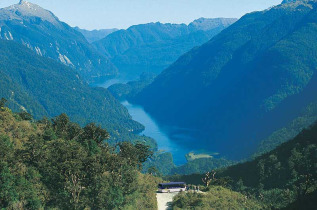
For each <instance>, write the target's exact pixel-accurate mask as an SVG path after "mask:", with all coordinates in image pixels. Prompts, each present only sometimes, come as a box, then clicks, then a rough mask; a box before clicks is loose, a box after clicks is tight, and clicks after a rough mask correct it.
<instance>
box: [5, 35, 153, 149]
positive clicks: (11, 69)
mask: <svg viewBox="0 0 317 210" xmlns="http://www.w3.org/2000/svg"><path fill="white" fill-rule="evenodd" d="M2 97H3V98H6V99H7V100H8V106H9V107H10V108H12V109H13V110H14V111H27V112H29V113H30V114H32V115H33V116H34V117H35V119H41V118H42V117H44V116H47V117H55V116H57V115H60V114H61V113H66V114H67V115H69V117H70V119H71V120H73V121H75V122H76V123H79V124H80V125H82V126H83V125H86V124H87V123H90V122H96V123H98V124H100V125H102V126H103V127H105V128H107V130H108V131H109V132H110V134H111V137H112V138H111V141H123V140H125V141H134V140H140V141H147V142H150V141H149V139H147V138H145V137H138V136H137V135H135V134H134V133H135V132H133V131H141V130H143V128H144V127H143V126H142V125H141V124H139V123H137V122H135V121H133V120H132V118H131V116H130V115H129V113H128V110H127V109H126V108H125V107H123V106H122V105H121V104H120V102H119V101H117V100H116V99H115V98H114V97H113V96H112V95H111V94H110V92H109V91H108V90H106V89H103V88H91V87H89V86H88V85H87V84H86V83H85V82H83V81H82V80H81V77H80V76H79V74H78V72H76V71H75V70H74V69H72V68H69V67H67V66H65V65H62V64H60V63H58V62H56V61H54V60H52V59H49V58H44V57H42V56H38V55H36V53H35V52H33V51H31V50H30V49H28V48H26V47H24V46H22V45H21V44H17V43H15V42H13V41H4V40H0V98H2ZM151 144H154V143H153V142H151ZM153 147H155V146H153Z"/></svg>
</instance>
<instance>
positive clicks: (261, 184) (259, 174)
mask: <svg viewBox="0 0 317 210" xmlns="http://www.w3.org/2000/svg"><path fill="white" fill-rule="evenodd" d="M316 161H317V123H316V122H315V123H313V124H312V125H311V126H310V127H309V128H308V129H305V130H303V131H302V132H300V134H298V135H297V136H296V137H295V138H294V139H292V140H290V141H288V142H286V143H284V144H282V145H280V146H278V147H277V148H276V149H274V150H272V151H270V152H268V153H266V154H263V155H261V156H259V157H257V158H255V159H254V160H252V161H248V162H244V163H240V164H237V165H233V166H230V167H227V168H223V169H218V170H215V171H212V172H211V173H209V174H211V176H209V178H207V176H206V174H201V175H198V174H192V175H187V176H172V177H167V178H168V179H169V180H175V181H179V180H181V181H186V183H188V184H196V185H197V184H203V182H202V180H206V178H207V180H209V181H211V182H210V185H221V186H224V187H226V188H229V189H232V190H234V191H237V192H240V193H243V194H244V195H245V196H246V198H252V197H254V198H257V199H258V201H260V202H261V203H262V204H263V205H264V206H266V207H263V209H284V208H285V207H287V208H285V209H315V208H316V203H317V200H316V193H317V191H316V190H317V165H316V164H315V163H316ZM212 174H214V175H215V176H214V177H213V176H212ZM210 185H209V186H210ZM213 187H214V186H213ZM213 187H211V188H213ZM291 203H293V204H291Z"/></svg>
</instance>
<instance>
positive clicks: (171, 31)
mask: <svg viewBox="0 0 317 210" xmlns="http://www.w3.org/2000/svg"><path fill="white" fill-rule="evenodd" d="M235 21H236V19H230V18H229V19H227V18H218V19H204V18H201V19H198V20H195V21H194V22H192V23H190V24H189V25H185V24H162V23H159V22H158V23H149V24H142V25H135V26H131V27H130V28H128V29H127V30H119V31H116V32H114V33H111V34H110V35H108V36H106V37H105V38H104V39H101V40H99V41H97V42H94V43H93V45H94V46H95V47H96V48H97V49H98V50H99V52H101V53H102V54H104V55H106V56H107V57H109V58H111V61H112V62H113V63H114V64H115V65H116V66H117V67H118V69H119V73H120V74H123V75H128V76H130V77H131V76H132V77H135V79H136V78H138V76H139V75H140V74H141V73H142V72H147V73H149V72H150V73H156V74H157V73H160V72H161V71H162V70H163V69H164V68H166V67H168V66H169V65H170V64H172V63H173V62H174V61H176V60H177V58H178V57H179V56H181V55H182V54H183V53H185V52H187V51H189V50H190V49H192V48H193V47H196V46H199V45H201V44H203V43H205V42H207V41H208V40H210V39H211V38H212V37H213V36H215V35H216V34H218V33H219V32H221V31H222V30H223V29H225V28H226V27H228V26H229V25H231V24H232V23H234V22H235Z"/></svg>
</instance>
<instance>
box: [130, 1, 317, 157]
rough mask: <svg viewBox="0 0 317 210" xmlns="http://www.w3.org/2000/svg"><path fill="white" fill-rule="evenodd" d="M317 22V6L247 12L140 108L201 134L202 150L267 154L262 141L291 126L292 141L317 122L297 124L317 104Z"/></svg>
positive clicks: (150, 92)
mask: <svg viewBox="0 0 317 210" xmlns="http://www.w3.org/2000/svg"><path fill="white" fill-rule="evenodd" d="M316 17H317V6H316V1H296V2H291V3H285V4H281V5H278V6H274V7H272V8H269V9H267V10H264V11H260V12H252V13H249V14H246V15H244V16H243V17H242V18H240V19H239V20H238V21H237V22H235V23H234V24H232V25H231V26H229V27H228V28H226V29H225V30H223V31H222V32H221V33H219V34H218V35H216V36H215V37H213V38H212V39H211V40H210V41H208V42H207V43H205V44H203V45H202V46H200V47H197V48H194V49H192V50H191V51H189V52H188V53H186V54H184V55H183V56H181V57H180V58H179V59H178V60H177V61H176V62H175V63H173V64H172V65H170V66H169V67H168V68H167V69H165V70H164V71H163V72H162V73H161V74H160V75H158V76H157V77H156V78H155V80H154V82H152V83H151V84H150V85H148V86H147V87H145V88H144V89H143V90H142V91H141V92H140V93H139V94H138V95H137V96H136V97H135V98H134V99H133V101H132V102H133V103H137V104H139V105H141V106H143V107H144V108H145V110H146V111H147V112H148V113H149V114H151V116H153V117H154V118H155V119H156V120H157V121H158V122H159V123H162V124H164V125H168V126H176V127H182V128H188V129H197V130H199V131H198V132H197V133H194V134H192V136H193V138H196V139H199V144H201V145H206V147H208V149H210V150H211V151H215V152H218V153H220V154H221V155H222V156H224V157H227V158H230V159H234V160H241V159H244V158H248V157H249V156H250V155H252V154H253V153H254V152H260V151H259V150H258V147H259V145H260V144H261V142H263V141H265V140H266V139H267V138H269V136H270V135H271V134H272V133H273V132H276V131H278V130H280V129H282V128H286V127H288V132H289V135H288V136H286V135H284V136H283V137H281V138H280V139H279V141H278V142H279V143H282V142H285V141H287V140H289V139H290V138H292V137H294V135H296V134H297V133H298V132H299V131H300V130H301V129H303V128H305V127H306V126H308V125H309V124H310V123H311V120H312V119H313V118H315V119H314V120H316V115H315V114H312V115H311V116H309V117H311V119H308V118H307V119H303V121H302V122H303V123H297V125H296V126H293V127H292V126H290V123H291V122H292V121H294V120H296V119H297V118H299V117H301V116H302V113H303V112H305V109H307V108H308V107H309V106H310V105H311V104H315V103H316V100H317V98H316V94H315V92H316V84H317V83H316V78H317V76H316V69H317V56H316V55H317V53H316V52H317V45H316V43H317V39H316V33H317V24H316ZM162 101H164V103H162ZM304 120H307V122H304ZM309 121H310V123H309ZM268 141H270V140H268ZM271 143H272V145H274V143H273V142H271ZM228 145H230V146H228ZM277 145H278V143H277V144H275V145H274V146H273V147H270V146H269V145H262V149H261V150H263V151H265V150H266V151H268V150H270V149H273V148H274V147H275V146H277ZM189 146H190V145H189ZM265 147H266V148H265ZM267 149H268V150H267ZM260 153H261V152H260Z"/></svg>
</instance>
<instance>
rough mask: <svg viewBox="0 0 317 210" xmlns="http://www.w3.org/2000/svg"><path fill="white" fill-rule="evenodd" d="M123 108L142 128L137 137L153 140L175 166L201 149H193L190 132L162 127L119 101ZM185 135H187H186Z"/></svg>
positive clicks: (118, 80)
mask: <svg viewBox="0 0 317 210" xmlns="http://www.w3.org/2000/svg"><path fill="white" fill-rule="evenodd" d="M126 81H129V80H128V79H126V78H120V77H116V78H114V79H110V80H106V81H105V82H104V83H99V84H93V86H98V87H103V88H108V87H109V86H111V85H113V84H116V83H125V82H126ZM121 104H122V105H123V106H125V107H126V108H127V109H128V111H129V114H130V115H131V116H132V119H133V120H134V121H136V122H138V123H140V124H142V125H143V126H144V130H143V131H142V132H141V133H139V135H145V136H148V137H151V138H153V139H155V141H156V142H157V146H158V150H159V151H162V152H170V153H172V155H173V162H174V163H175V164H176V165H182V164H185V163H186V162H187V160H186V158H185V156H186V154H188V153H189V152H191V151H193V150H195V149H197V150H201V147H200V146H199V145H198V144H197V145H196V146H197V147H196V148H195V147H193V145H192V142H193V141H194V140H193V139H191V138H190V137H189V136H190V135H188V133H190V132H191V131H190V130H184V129H177V128H175V127H169V126H164V125H161V124H158V123H157V122H156V121H155V119H153V117H151V115H150V114H148V113H147V112H146V111H145V110H144V109H143V108H142V107H141V106H139V105H135V104H132V103H130V102H128V101H127V100H124V101H121ZM186 133H187V134H186Z"/></svg>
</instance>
